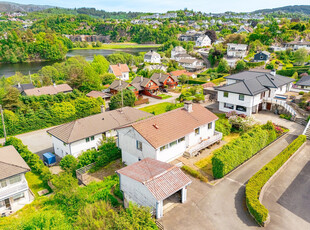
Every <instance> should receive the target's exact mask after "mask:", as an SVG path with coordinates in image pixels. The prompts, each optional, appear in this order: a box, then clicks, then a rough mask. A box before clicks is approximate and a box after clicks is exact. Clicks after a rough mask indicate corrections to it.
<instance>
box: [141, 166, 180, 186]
mask: <svg viewBox="0 0 310 230" xmlns="http://www.w3.org/2000/svg"><path fill="white" fill-rule="evenodd" d="M145 163H146V164H147V162H145ZM175 167H177V166H176V165H171V167H170V168H168V169H166V170H165V171H163V172H161V173H159V174H157V175H155V176H153V177H151V178H149V179H147V180H146V181H143V182H142V183H143V184H147V183H149V182H151V181H152V180H154V179H157V178H158V177H161V176H162V175H164V174H166V173H168V172H170V171H171V170H172V169H174V168H175Z"/></svg>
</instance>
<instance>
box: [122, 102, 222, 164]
mask: <svg viewBox="0 0 310 230" xmlns="http://www.w3.org/2000/svg"><path fill="white" fill-rule="evenodd" d="M217 119H218V117H217V116H216V115H214V114H213V113H212V112H210V111H209V110H208V109H206V108H205V107H203V106H201V105H198V104H192V103H191V102H186V103H185V104H184V108H179V109H176V110H172V111H170V112H167V113H164V114H161V115H158V116H154V117H152V118H148V119H145V120H142V121H138V122H136V123H132V124H130V125H127V126H124V127H120V128H118V129H117V133H118V147H119V148H121V150H122V161H123V162H125V163H126V164H127V165H130V164H133V163H135V162H138V161H139V160H142V159H144V158H146V157H150V158H153V159H156V160H160V161H163V162H171V161H173V160H174V159H176V158H178V157H180V156H182V155H183V154H185V155H186V156H189V157H192V156H194V155H196V154H197V153H198V151H200V150H202V149H204V148H206V147H208V146H209V145H211V144H214V143H215V142H219V141H220V140H221V139H222V134H221V133H219V132H216V131H215V121H216V120H217Z"/></svg>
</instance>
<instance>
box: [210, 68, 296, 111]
mask: <svg viewBox="0 0 310 230" xmlns="http://www.w3.org/2000/svg"><path fill="white" fill-rule="evenodd" d="M225 78H226V81H227V84H226V85H225V86H221V87H218V88H216V90H217V91H218V102H219V110H220V111H223V112H230V111H237V113H242V114H246V115H248V116H250V115H251V114H252V113H257V112H259V111H261V110H271V105H272V104H271V103H270V102H269V101H270V100H272V99H274V98H275V97H276V96H277V95H283V94H284V93H286V92H287V91H290V89H291V86H292V82H293V81H294V79H292V78H288V77H284V76H281V75H276V74H275V72H270V73H267V72H259V71H244V72H240V73H237V74H233V75H230V76H227V77H225Z"/></svg>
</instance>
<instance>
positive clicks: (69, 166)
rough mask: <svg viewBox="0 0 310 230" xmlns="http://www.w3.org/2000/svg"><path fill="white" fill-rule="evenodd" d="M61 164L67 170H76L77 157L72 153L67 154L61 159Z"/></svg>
mask: <svg viewBox="0 0 310 230" xmlns="http://www.w3.org/2000/svg"><path fill="white" fill-rule="evenodd" d="M59 165H60V167H61V168H62V169H63V170H65V171H67V172H74V171H75V170H76V168H77V167H76V166H77V159H76V158H75V157H74V156H72V155H66V156H65V157H64V158H62V159H61V161H60V163H59Z"/></svg>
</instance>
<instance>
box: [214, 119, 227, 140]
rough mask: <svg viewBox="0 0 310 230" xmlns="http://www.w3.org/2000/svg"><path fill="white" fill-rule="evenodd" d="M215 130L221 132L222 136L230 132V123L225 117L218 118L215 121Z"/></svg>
mask: <svg viewBox="0 0 310 230" xmlns="http://www.w3.org/2000/svg"><path fill="white" fill-rule="evenodd" d="M215 130H216V131H218V132H221V133H222V134H223V136H227V135H229V134H230V132H231V124H230V123H229V121H228V119H226V118H219V119H218V120H217V121H216V122H215Z"/></svg>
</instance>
